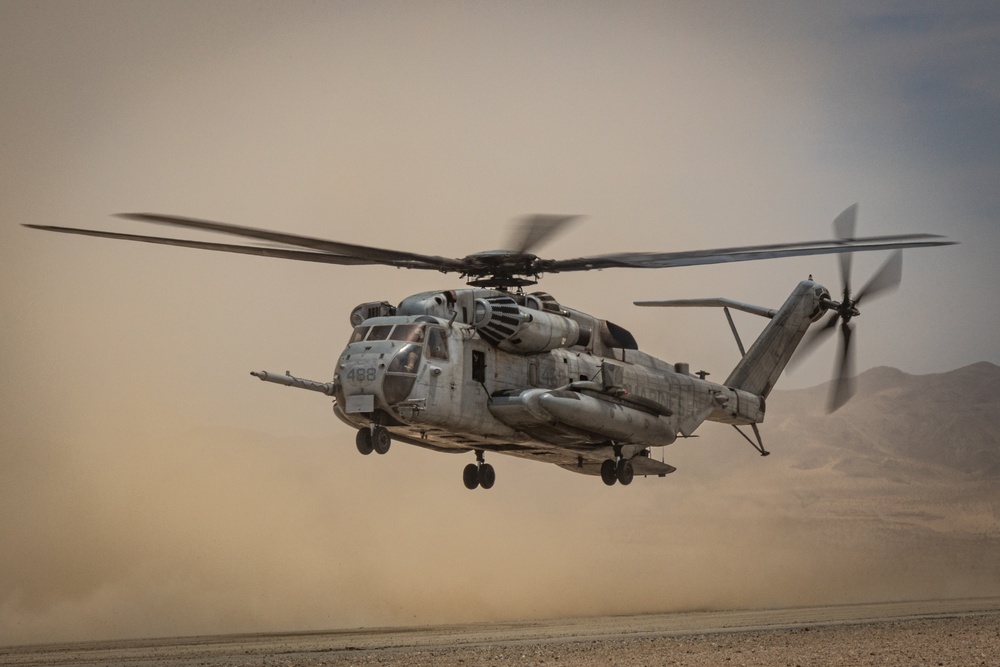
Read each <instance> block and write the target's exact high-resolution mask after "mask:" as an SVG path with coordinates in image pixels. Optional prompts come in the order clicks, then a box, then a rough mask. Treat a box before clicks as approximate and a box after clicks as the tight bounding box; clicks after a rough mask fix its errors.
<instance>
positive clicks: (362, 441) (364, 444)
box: [354, 428, 374, 456]
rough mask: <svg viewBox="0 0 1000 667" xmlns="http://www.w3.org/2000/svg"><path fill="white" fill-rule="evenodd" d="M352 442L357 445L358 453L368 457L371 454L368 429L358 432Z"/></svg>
mask: <svg viewBox="0 0 1000 667" xmlns="http://www.w3.org/2000/svg"><path fill="white" fill-rule="evenodd" d="M354 442H355V443H356V444H357V445H358V451H359V452H361V453H362V454H364V455H365V456H368V455H369V454H371V453H372V449H374V446H373V445H372V432H371V430H370V429H367V428H363V429H361V430H359V431H358V435H357V436H356V437H355V438H354Z"/></svg>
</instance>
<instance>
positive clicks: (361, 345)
mask: <svg viewBox="0 0 1000 667" xmlns="http://www.w3.org/2000/svg"><path fill="white" fill-rule="evenodd" d="M427 319H429V320H431V322H412V321H410V322H400V323H392V322H378V321H375V322H372V323H371V324H362V325H359V326H357V327H355V328H354V333H353V334H352V336H351V340H350V344H349V345H348V349H347V352H348V354H347V355H346V356H345V357H344V359H343V360H342V364H343V366H344V370H343V373H342V377H343V378H344V379H345V381H346V382H351V381H353V380H356V379H357V378H355V377H352V374H353V375H354V376H357V375H364V376H365V378H362V382H363V380H364V379H366V378H367V375H371V376H372V377H371V380H375V381H376V382H378V380H381V386H382V394H383V396H384V398H385V403H386V404H387V405H395V404H397V403H399V402H400V401H403V400H406V398H407V397H408V396H409V395H410V392H411V391H412V390H413V386H414V383H415V382H416V379H417V375H418V373H419V371H420V365H421V362H422V361H423V359H424V358H425V357H426V358H427V359H431V360H435V361H438V362H447V360H448V341H447V337H446V332H445V329H444V327H443V326H441V325H439V324H437V321H436V320H433V319H432V318H427ZM369 343H371V345H368V344H369ZM376 354H377V357H376V356H372V355H376ZM383 359H384V360H388V362H387V363H386V362H385V361H383ZM352 369H353V371H352ZM369 369H370V370H369ZM358 389H359V390H362V391H367V392H370V390H364V389H363V387H360V386H359V388H358Z"/></svg>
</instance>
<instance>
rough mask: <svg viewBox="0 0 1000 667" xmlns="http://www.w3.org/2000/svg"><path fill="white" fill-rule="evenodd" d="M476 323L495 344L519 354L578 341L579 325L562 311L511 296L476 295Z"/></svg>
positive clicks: (563, 345) (489, 341)
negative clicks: (519, 301) (537, 307)
mask: <svg viewBox="0 0 1000 667" xmlns="http://www.w3.org/2000/svg"><path fill="white" fill-rule="evenodd" d="M472 324H473V326H474V327H475V328H476V331H478V332H479V335H480V336H481V337H482V338H483V340H485V341H486V342H488V343H489V344H490V345H493V346H494V347H496V348H499V349H501V350H504V351H506V352H515V353H517V354H534V353H537V352H548V351H549V350H554V349H557V348H560V347H571V346H573V345H576V343H577V341H578V340H579V339H580V325H579V324H577V323H576V321H575V320H571V319H570V318H568V317H565V316H563V315H559V314H555V313H551V312H547V311H542V310H534V309H530V308H524V307H522V306H519V305H517V302H516V301H514V299H512V298H511V297H509V296H498V297H490V298H487V299H476V308H475V315H474V317H473V322H472Z"/></svg>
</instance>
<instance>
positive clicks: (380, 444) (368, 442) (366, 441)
mask: <svg viewBox="0 0 1000 667" xmlns="http://www.w3.org/2000/svg"><path fill="white" fill-rule="evenodd" d="M354 442H355V444H356V445H357V446H358V451H359V452H361V453H362V454H364V455H365V456H368V455H369V454H371V453H372V452H377V453H379V454H385V453H386V452H388V451H389V446H390V445H391V444H392V435H391V434H390V433H389V430H388V429H387V428H385V427H384V426H376V427H374V428H363V429H359V430H358V435H357V436H355V438H354Z"/></svg>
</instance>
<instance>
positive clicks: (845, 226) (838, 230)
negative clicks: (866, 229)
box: [833, 204, 858, 298]
mask: <svg viewBox="0 0 1000 667" xmlns="http://www.w3.org/2000/svg"><path fill="white" fill-rule="evenodd" d="M857 226H858V205H857V204H851V205H850V206H848V207H847V208H845V209H844V210H843V212H841V214H840V215H838V216H837V218H836V219H835V220H834V221H833V235H834V236H836V237H837V238H838V239H840V240H841V241H852V240H853V239H854V230H855V228H856V227H857ZM852 257H853V255H851V253H841V255H840V284H841V286H842V287H843V289H844V291H845V294H850V291H851V258H852ZM845 298H846V297H845Z"/></svg>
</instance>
